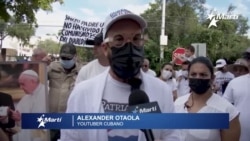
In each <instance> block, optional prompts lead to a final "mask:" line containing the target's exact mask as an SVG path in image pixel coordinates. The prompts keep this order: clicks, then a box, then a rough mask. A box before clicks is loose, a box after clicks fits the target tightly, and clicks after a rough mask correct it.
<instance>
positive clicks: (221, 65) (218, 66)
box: [215, 64, 225, 68]
mask: <svg viewBox="0 0 250 141" xmlns="http://www.w3.org/2000/svg"><path fill="white" fill-rule="evenodd" d="M224 66H225V65H223V64H220V65H216V66H215V68H222V67H224Z"/></svg>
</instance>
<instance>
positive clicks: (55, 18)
mask: <svg viewBox="0 0 250 141" xmlns="http://www.w3.org/2000/svg"><path fill="white" fill-rule="evenodd" d="M61 6H63V5H60V4H58V3H55V4H53V12H45V11H42V10H40V11H38V12H37V14H36V18H37V23H38V25H39V27H38V28H37V30H36V36H43V35H46V34H57V33H58V31H59V30H60V29H62V26H63V23H64V19H65V15H66V14H69V15H71V16H76V15H75V14H74V13H73V12H71V11H63V10H61V8H60V7H61Z"/></svg>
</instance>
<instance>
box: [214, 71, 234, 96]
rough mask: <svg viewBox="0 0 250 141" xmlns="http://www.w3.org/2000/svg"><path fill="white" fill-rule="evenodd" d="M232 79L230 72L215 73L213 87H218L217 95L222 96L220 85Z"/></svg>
mask: <svg viewBox="0 0 250 141" xmlns="http://www.w3.org/2000/svg"><path fill="white" fill-rule="evenodd" d="M232 79H234V75H233V74H232V73H231V72H226V73H222V72H221V71H217V72H215V85H216V86H217V87H219V90H218V91H217V94H219V95H222V94H223V93H222V85H223V84H224V83H225V82H226V83H227V82H229V81H231V80H232Z"/></svg>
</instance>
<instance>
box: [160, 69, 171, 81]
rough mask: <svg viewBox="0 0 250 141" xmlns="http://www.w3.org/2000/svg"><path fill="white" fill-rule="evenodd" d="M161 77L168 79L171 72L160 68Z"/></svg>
mask: <svg viewBox="0 0 250 141" xmlns="http://www.w3.org/2000/svg"><path fill="white" fill-rule="evenodd" d="M161 76H162V78H163V79H165V80H166V79H169V78H170V77H171V76H172V72H170V71H167V70H162V74H161Z"/></svg>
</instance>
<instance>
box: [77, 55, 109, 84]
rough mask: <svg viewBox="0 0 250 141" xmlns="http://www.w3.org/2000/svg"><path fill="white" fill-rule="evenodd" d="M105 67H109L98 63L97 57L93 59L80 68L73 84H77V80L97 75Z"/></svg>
mask: <svg viewBox="0 0 250 141" xmlns="http://www.w3.org/2000/svg"><path fill="white" fill-rule="evenodd" d="M107 68H109V66H102V65H101V64H100V63H99V61H98V59H95V60H93V61H91V62H89V63H88V64H86V65H85V66H83V67H82V68H81V69H80V71H79V73H78V75H77V78H76V81H75V84H78V83H79V82H81V81H84V80H87V79H89V78H92V77H94V76H97V75H98V74H100V73H102V72H104V71H105V70H106V69H107Z"/></svg>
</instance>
